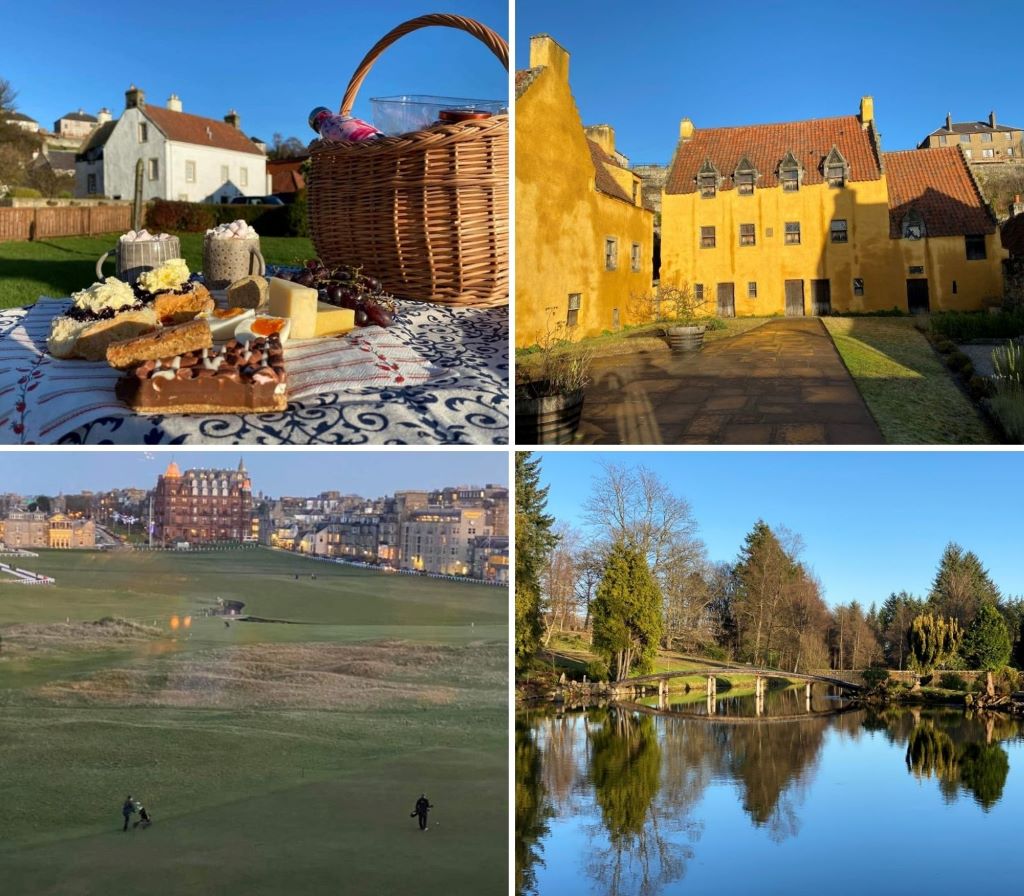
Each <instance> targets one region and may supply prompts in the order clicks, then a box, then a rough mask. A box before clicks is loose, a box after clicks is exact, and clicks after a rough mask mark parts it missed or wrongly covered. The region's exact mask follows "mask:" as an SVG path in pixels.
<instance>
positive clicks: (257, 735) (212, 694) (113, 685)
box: [0, 550, 508, 896]
mask: <svg viewBox="0 0 1024 896" xmlns="http://www.w3.org/2000/svg"><path fill="white" fill-rule="evenodd" d="M23 565H25V566H26V568H31V569H34V570H38V571H41V572H46V573H48V574H50V575H53V576H54V577H56V578H57V580H58V584H57V586H56V587H52V588H42V587H35V588H28V587H18V586H12V587H5V588H3V589H0V636H2V637H3V649H2V652H0V768H3V770H4V775H3V780H4V812H3V813H0V867H3V868H4V872H5V875H4V886H5V887H6V888H10V890H11V892H17V893H39V894H58V893H59V894H79V893H81V894H91V893H97V892H107V891H124V892H135V891H138V890H144V891H145V892H147V893H154V894H168V896H169V894H179V893H184V892H198V891H202V892H217V893H225V894H234V893H239V894H242V893H244V894H272V893H282V892H302V893H310V894H321V893H324V894H326V893H337V892H341V891H344V892H346V893H356V894H362V893H366V894H369V893H381V892H401V891H404V890H407V889H409V888H410V887H412V886H415V887H416V889H417V890H418V891H422V892H425V893H427V894H435V893H436V894H440V893H442V892H444V893H450V892H453V891H454V892H503V891H504V888H505V886H506V870H505V869H506V868H507V808H508V804H507V760H506V757H507V734H506V728H507V671H506V670H507V657H508V648H507V626H506V624H505V619H506V614H507V600H508V597H507V592H505V591H503V590H502V589H498V588H485V587H482V586H474V585H461V584H456V583H451V582H437V581H434V580H431V579H421V578H418V577H406V576H393V575H386V574H381V573H375V572H373V571H371V570H362V569H356V568H351V567H343V566H334V565H331V564H320V563H313V562H310V561H304V560H302V559H300V558H296V557H290V556H288V555H285V554H278V553H276V552H270V551H264V550H258V551H245V552H237V553H232V552H222V553H215V554H196V555H188V554H173V553H167V554H165V553H160V554H133V553H128V552H117V553H111V554H101V553H91V552H85V553H74V552H41V556H40V557H39V558H38V559H36V558H27V559H26V560H25V562H24V564H23ZM313 573H315V574H316V576H317V578H316V579H315V580H314V579H312V578H311V575H312V574H313ZM296 574H299V575H300V578H299V579H298V580H296V579H295V575H296ZM217 597H223V598H224V599H226V600H227V599H231V600H242V601H245V603H246V610H247V611H251V612H253V613H254V614H256V615H259V616H262V617H265V618H272V619H277V620H280V621H278V622H273V623H256V622H242V621H238V620H235V621H231V623H230V625H225V620H223V619H221V618H219V617H214V616H210V617H207V616H202V615H200V613H201V611H202V610H203V609H204V608H207V607H210V606H213V605H215V603H216V598H217ZM171 615H177V616H178V617H179V620H180V619H183V618H184V617H185V616H186V615H190V616H191V624H190V626H189V627H188V629H185V628H184V627H183V626H182V625H179V628H178V629H177V630H173V629H171V628H170V617H171ZM104 616H117V617H132V618H135V619H137V620H141V621H136V622H124V621H106V622H104V623H103V624H96V623H95V622H94V621H93V620H96V619H97V618H100V617H104ZM69 620H70V621H69ZM129 792H130V793H132V795H133V796H135V797H136V798H138V799H141V800H143V801H144V802H145V803H146V805H147V807H148V808H149V809H150V811H151V813H152V814H153V816H154V818H155V819H156V823H155V824H154V825H153V827H152V828H150V829H149V830H145V831H143V830H138V831H129V832H128V833H127V834H125V833H122V831H121V821H122V820H121V815H120V804H121V802H122V801H123V800H124V797H125V794H127V793H129ZM423 792H426V793H427V795H428V796H429V797H430V799H431V802H433V803H434V805H435V807H436V808H435V809H434V811H433V812H432V813H431V827H430V830H429V831H428V832H427V834H426V835H423V834H421V833H420V832H419V831H418V829H417V827H416V823H415V821H414V820H413V819H410V818H409V812H410V811H411V810H412V805H413V803H414V802H415V799H416V798H417V797H418V796H419V794H420V793H423ZM467 857H470V858H467Z"/></svg>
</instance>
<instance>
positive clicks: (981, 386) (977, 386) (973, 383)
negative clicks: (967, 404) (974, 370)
mask: <svg viewBox="0 0 1024 896" xmlns="http://www.w3.org/2000/svg"><path fill="white" fill-rule="evenodd" d="M967 388H968V390H969V391H970V393H971V398H973V399H974V400H975V401H978V400H979V399H981V398H990V397H991V396H992V394H993V393H994V392H995V387H994V386H993V385H992V381H991V380H989V379H986V378H985V377H983V376H978V375H977V374H974V376H972V377H971V378H970V379H969V380H968V381H967Z"/></svg>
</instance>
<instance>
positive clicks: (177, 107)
mask: <svg viewBox="0 0 1024 896" xmlns="http://www.w3.org/2000/svg"><path fill="white" fill-rule="evenodd" d="M167 108H168V109H170V110H171V111H172V112H180V111H181V97H180V96H178V94H176V93H172V94H171V95H170V96H169V97H167Z"/></svg>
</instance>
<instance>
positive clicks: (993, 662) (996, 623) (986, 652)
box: [963, 605, 1010, 672]
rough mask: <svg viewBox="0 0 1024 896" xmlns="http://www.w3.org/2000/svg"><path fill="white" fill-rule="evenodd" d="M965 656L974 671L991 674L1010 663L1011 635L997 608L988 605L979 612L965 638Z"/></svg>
mask: <svg viewBox="0 0 1024 896" xmlns="http://www.w3.org/2000/svg"><path fill="white" fill-rule="evenodd" d="M963 655H964V659H966V660H967V664H968V665H969V666H970V667H971V668H972V669H985V670H987V671H989V672H991V671H993V670H995V669H998V668H1000V667H1002V666H1005V665H1006V664H1007V663H1008V662H1009V661H1010V633H1009V632H1008V631H1007V630H1006V623H1005V622H1004V621H1003V617H1002V616H1001V615H1000V614H999V611H998V610H997V609H996V608H995V607H991V606H987V605H986V606H983V607H982V608H981V609H980V610H979V611H978V615H977V616H976V617H975V618H974V622H973V623H971V627H970V628H969V629H968V630H967V635H966V636H965V637H964V644H963Z"/></svg>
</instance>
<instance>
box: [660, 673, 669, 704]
mask: <svg viewBox="0 0 1024 896" xmlns="http://www.w3.org/2000/svg"><path fill="white" fill-rule="evenodd" d="M658 709H668V682H667V681H666V680H665V679H664V678H659V679H658Z"/></svg>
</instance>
